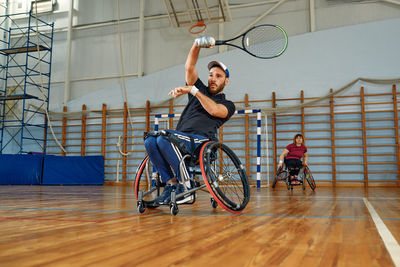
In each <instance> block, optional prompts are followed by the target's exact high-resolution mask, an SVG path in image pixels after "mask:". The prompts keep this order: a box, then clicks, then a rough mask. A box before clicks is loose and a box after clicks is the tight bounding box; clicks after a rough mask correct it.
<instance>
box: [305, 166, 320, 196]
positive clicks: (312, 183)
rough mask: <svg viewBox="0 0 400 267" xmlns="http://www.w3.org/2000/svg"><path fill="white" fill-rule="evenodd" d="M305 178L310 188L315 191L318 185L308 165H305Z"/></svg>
mask: <svg viewBox="0 0 400 267" xmlns="http://www.w3.org/2000/svg"><path fill="white" fill-rule="evenodd" d="M304 178H305V179H306V180H307V183H308V185H309V186H310V188H311V189H312V190H313V191H314V190H315V188H316V187H317V185H316V184H315V180H314V177H313V175H312V173H311V171H310V169H309V168H308V166H305V167H304Z"/></svg>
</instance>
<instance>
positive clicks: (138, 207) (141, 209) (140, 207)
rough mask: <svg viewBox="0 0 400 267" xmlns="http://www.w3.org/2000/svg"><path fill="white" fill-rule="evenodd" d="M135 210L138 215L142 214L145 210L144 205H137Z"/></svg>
mask: <svg viewBox="0 0 400 267" xmlns="http://www.w3.org/2000/svg"><path fill="white" fill-rule="evenodd" d="M137 209H138V212H139V213H143V212H144V211H145V210H146V207H145V206H144V204H143V203H141V202H140V203H138V205H137Z"/></svg>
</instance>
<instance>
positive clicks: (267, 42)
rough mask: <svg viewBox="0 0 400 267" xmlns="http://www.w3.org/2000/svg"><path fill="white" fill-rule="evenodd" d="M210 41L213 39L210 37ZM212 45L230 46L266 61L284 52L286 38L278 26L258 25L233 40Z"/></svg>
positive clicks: (283, 31)
mask: <svg viewBox="0 0 400 267" xmlns="http://www.w3.org/2000/svg"><path fill="white" fill-rule="evenodd" d="M206 38H207V37H206ZM208 38H210V37H208ZM211 39H213V38H212V37H211ZM213 41H214V40H213ZM213 43H214V42H212V43H211V45H230V46H233V47H236V48H239V49H241V50H243V51H245V52H247V53H249V54H250V55H252V56H253V57H257V58H262V59H268V58H274V57H278V56H280V55H282V54H283V52H285V50H286V48H287V45H288V36H287V34H286V32H285V30H284V29H283V28H282V27H280V26H278V25H273V24H260V25H257V26H254V27H252V28H250V29H249V30H247V31H246V32H245V33H243V34H241V35H239V36H237V37H235V38H232V39H229V40H215V44H213ZM203 47H205V46H203Z"/></svg>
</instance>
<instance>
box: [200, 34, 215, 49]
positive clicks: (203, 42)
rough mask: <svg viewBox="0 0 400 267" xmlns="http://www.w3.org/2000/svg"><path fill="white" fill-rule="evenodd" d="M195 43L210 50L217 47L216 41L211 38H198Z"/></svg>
mask: <svg viewBox="0 0 400 267" xmlns="http://www.w3.org/2000/svg"><path fill="white" fill-rule="evenodd" d="M195 43H196V45H197V46H198V47H202V48H209V47H211V46H214V45H215V39H214V38H213V37H211V36H202V37H199V38H196V40H195Z"/></svg>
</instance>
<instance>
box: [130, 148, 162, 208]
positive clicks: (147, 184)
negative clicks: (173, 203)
mask: <svg viewBox="0 0 400 267" xmlns="http://www.w3.org/2000/svg"><path fill="white" fill-rule="evenodd" d="M152 168H153V167H152V165H151V162H150V160H149V156H146V157H145V158H144V159H143V161H142V163H141V164H140V165H139V167H138V169H137V171H136V175H135V182H134V191H135V197H136V200H139V191H142V192H143V193H144V198H143V202H144V203H145V204H146V207H149V208H151V207H152V204H153V203H154V200H155V199H156V198H157V197H158V196H159V193H160V188H159V186H157V185H153V184H152V183H153V182H156V181H153V179H152ZM151 190H153V191H152V192H151ZM156 206H157V205H156Z"/></svg>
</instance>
